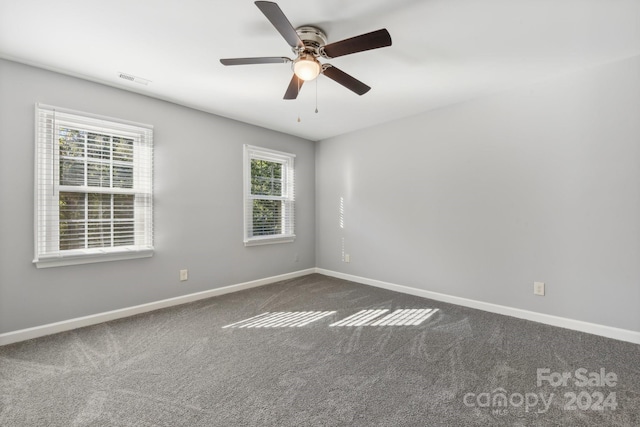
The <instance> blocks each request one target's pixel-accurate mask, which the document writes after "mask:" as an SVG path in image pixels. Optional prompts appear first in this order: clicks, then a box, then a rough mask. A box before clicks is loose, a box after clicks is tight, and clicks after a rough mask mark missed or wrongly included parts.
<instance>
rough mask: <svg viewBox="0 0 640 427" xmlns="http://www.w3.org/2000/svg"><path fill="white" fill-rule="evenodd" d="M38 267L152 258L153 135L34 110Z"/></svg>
mask: <svg viewBox="0 0 640 427" xmlns="http://www.w3.org/2000/svg"><path fill="white" fill-rule="evenodd" d="M35 121H36V144H35V145H36V156H35V157H36V160H35V161H36V163H35V175H36V176H35V258H34V263H36V265H37V266H38V267H53V266H60V265H68V264H80V263H87V262H98V261H111V260H118V259H127V258H140V257H147V256H151V255H152V253H153V128H152V126H150V125H141V124H137V123H131V122H126V121H123V120H119V119H113V118H107V117H101V116H97V115H92V114H87V113H81V112H76V111H72V110H68V109H64V108H58V107H52V106H48V105H42V104H37V105H36V117H35Z"/></svg>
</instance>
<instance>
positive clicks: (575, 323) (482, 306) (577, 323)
mask: <svg viewBox="0 0 640 427" xmlns="http://www.w3.org/2000/svg"><path fill="white" fill-rule="evenodd" d="M315 271H316V273H319V274H324V275H325V276H331V277H336V278H338V279H344V280H350V281H352V282H357V283H362V284H364V285H369V286H375V287H377V288H383V289H388V290H390V291H396V292H402V293H404V294H409V295H415V296H419V297H423V298H429V299H433V300H436V301H442V302H447V303H450V304H456V305H461V306H464V307H470V308H475V309H478V310H483V311H488V312H491V313H496V314H503V315H505V316H512V317H517V318H518V319H525V320H531V321H534V322H538V323H544V324H546V325H551V326H558V327H560V328H565V329H572V330H574V331H580V332H586V333H589V334H594V335H600V336H603V337H607V338H613V339H616V340H620V341H628V342H631V343H634V344H640V332H637V331H631V330H628V329H620V328H614V327H611V326H604V325H598V324H596V323H589V322H583V321H581V320H574V319H568V318H566V317H558V316H552V315H549V314H543V313H536V312H534V311H528V310H521V309H519V308H513V307H507V306H504V305H498V304H491V303H488V302H482V301H476V300H471V299H467V298H461V297H456V296H451V295H446V294H441V293H438V292H430V291H425V290H423V289H417V288H411V287H409V286H403V285H396V284H394V283H388V282H382V281H380V280H374V279H368V278H365V277H359V276H353V275H351V274H345V273H339V272H336V271H331V270H325V269H322V268H316V269H315Z"/></svg>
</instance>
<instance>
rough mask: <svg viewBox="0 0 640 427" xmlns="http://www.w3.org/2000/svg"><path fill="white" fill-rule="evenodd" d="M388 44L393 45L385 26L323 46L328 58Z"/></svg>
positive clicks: (323, 51)
mask: <svg viewBox="0 0 640 427" xmlns="http://www.w3.org/2000/svg"><path fill="white" fill-rule="evenodd" d="M386 46H391V35H390V34H389V32H388V31H387V30H386V29H384V28H383V29H381V30H378V31H373V32H371V33H367V34H361V35H359V36H355V37H351V38H350V39H346V40H341V41H339V42H335V43H329V44H328V45H326V46H325V47H323V48H322V53H323V56H326V57H327V58H337V57H338V56H344V55H350V54H352V53H357V52H362V51H365V50H371V49H378V48H381V47H386Z"/></svg>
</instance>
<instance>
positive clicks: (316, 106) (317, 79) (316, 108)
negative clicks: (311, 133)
mask: <svg viewBox="0 0 640 427" xmlns="http://www.w3.org/2000/svg"><path fill="white" fill-rule="evenodd" d="M316 114H318V79H317V78H316Z"/></svg>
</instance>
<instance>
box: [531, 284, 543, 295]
mask: <svg viewBox="0 0 640 427" xmlns="http://www.w3.org/2000/svg"><path fill="white" fill-rule="evenodd" d="M533 293H534V294H535V295H541V296H544V282H533Z"/></svg>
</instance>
